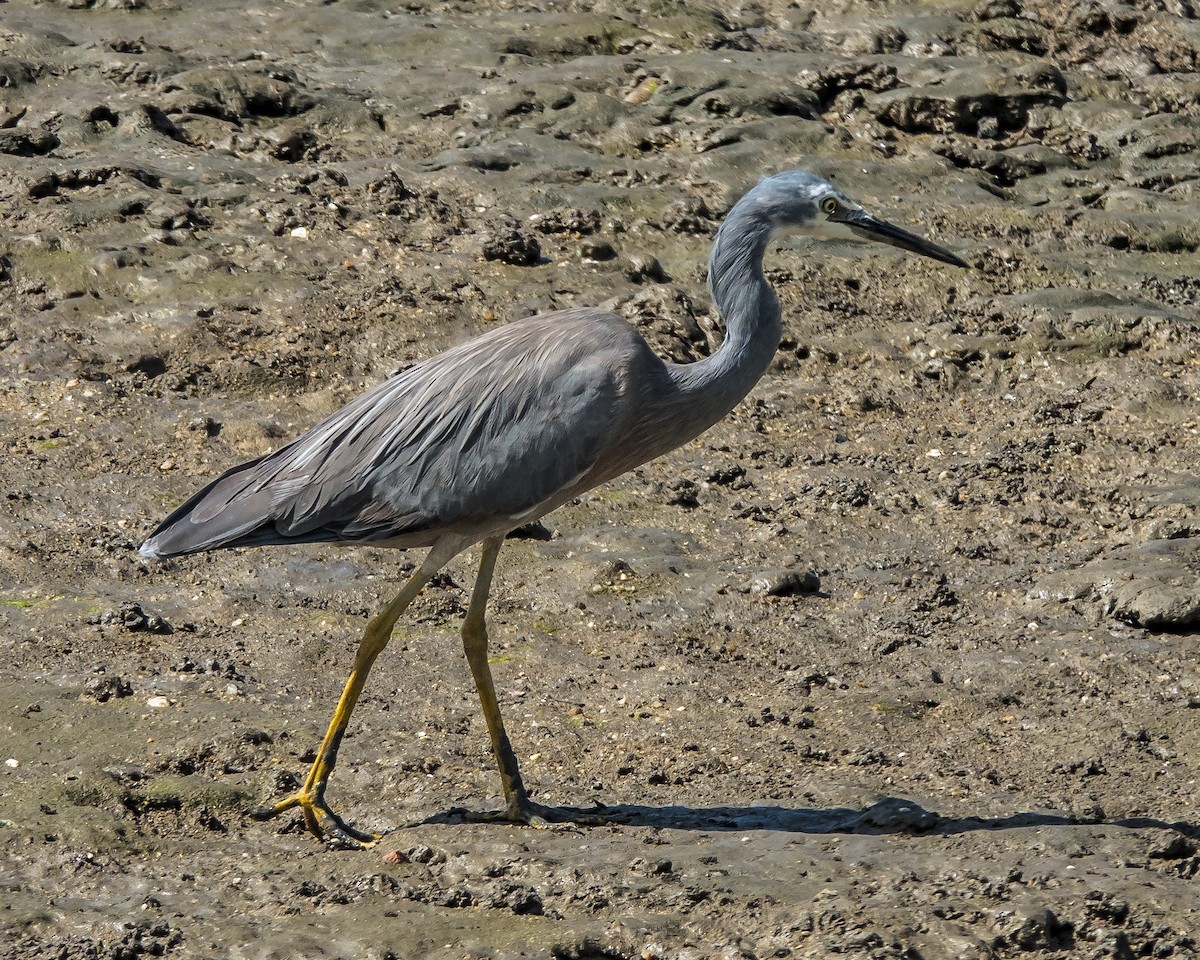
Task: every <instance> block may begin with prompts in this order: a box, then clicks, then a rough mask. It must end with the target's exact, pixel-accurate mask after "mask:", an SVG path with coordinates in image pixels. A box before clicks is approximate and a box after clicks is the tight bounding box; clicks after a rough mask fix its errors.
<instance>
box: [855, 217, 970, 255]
mask: <svg viewBox="0 0 1200 960" xmlns="http://www.w3.org/2000/svg"><path fill="white" fill-rule="evenodd" d="M845 224H846V226H848V227H849V228H850V229H851V230H853V231H854V232H855V233H857V234H858V235H859V236H860V237H862V238H864V239H866V240H878V241H879V242H880V243H888V244H891V245H892V246H893V247H899V248H900V249H901V250H907V251H908V252H909V253H919V254H921V255H922V256H924V257H932V258H933V259H934V260H941V261H942V263H949V264H953V265H954V266H956V267H968V266H970V264H968V263H967V262H966V261H965V260H963V259H962V258H961V257H959V256H957V255H956V254H953V253H951V252H950V251H949V250H947V249H946V248H945V247H939V246H938V245H937V244H936V243H932V242H930V241H929V240H925V239H924V238H922V237H918V236H917V235H916V234H915V233H909V232H908V231H907V230H905V229H903V228H902V227H898V226H896V225H895V224H894V223H888V222H887V221H886V220H880V219H879V218H878V217H873V216H871V214H869V213H867V212H866V211H865V210H856V211H854V213H852V214H851V215H850V216H849V217H847V218H846V220H845Z"/></svg>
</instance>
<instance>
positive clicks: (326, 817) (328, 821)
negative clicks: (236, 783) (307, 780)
mask: <svg viewBox="0 0 1200 960" xmlns="http://www.w3.org/2000/svg"><path fill="white" fill-rule="evenodd" d="M293 807H299V808H300V812H301V813H302V814H303V815H304V825H305V827H307V828H308V832H309V833H311V834H312V835H313V836H314V837H316V838H317V839H318V840H324V841H325V842H326V843H329V844H331V845H333V846H337V847H344V848H349V849H354V850H363V849H366V848H367V847H370V846H371V845H373V844H374V843H375V842H376V841H377V840H379V834H377V833H368V832H367V831H365V830H359V829H357V828H355V827H352V826H350V824H348V823H347V822H346V821H345V820H343V819H342V818H341V817H339V816H338V815H337V814H336V813H334V812H333V810H332V809H331V808H330V806H329V803H328V802H327V801H326V799H325V791H324V790H311V789H309V788H308V786H307V785H306V786H304V787H301V788H300V789H299V790H297V791H296V792H295V793H293V794H292V795H291V796H290V797H285V798H284V799H282V800H280V801H279V802H278V803H273V804H264V805H263V806H260V807H255V808H254V809H253V810H251V811H250V816H251V818H252V819H254V820H270V819H272V818H273V817H277V816H279V814H281V813H284V812H285V811H288V810H291V809H292V808H293Z"/></svg>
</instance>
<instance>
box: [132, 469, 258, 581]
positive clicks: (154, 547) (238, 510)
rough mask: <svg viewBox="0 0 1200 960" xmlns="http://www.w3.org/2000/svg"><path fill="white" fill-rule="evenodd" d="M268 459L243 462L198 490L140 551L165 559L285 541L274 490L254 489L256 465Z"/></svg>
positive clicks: (156, 531) (164, 522)
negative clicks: (275, 508) (276, 525)
mask: <svg viewBox="0 0 1200 960" xmlns="http://www.w3.org/2000/svg"><path fill="white" fill-rule="evenodd" d="M263 459H264V458H259V459H258V460H251V461H249V462H248V463H243V464H240V465H239V466H236V467H234V468H233V469H232V470H229V471H228V472H226V473H224V474H222V475H221V476H219V477H217V479H216V480H214V481H213V482H212V483H210V484H209V485H208V486H207V487H205V488H204V489H203V490H201V491H199V492H198V493H196V494H193V495H192V496H191V497H189V498H188V500H187V501H186V502H185V503H184V504H183V505H182V506H180V507H179V508H178V509H177V510H176V511H175V512H174V513H172V514H171V515H170V516H169V517H167V519H166V520H164V521H163V522H162V523H160V524H159V525H158V528H157V529H156V530H155V531H154V533H152V534H151V535H150V538H149V539H148V540H147V541H146V542H145V543H143V544H142V546H141V549H140V550H139V551H138V552H139V553H140V554H141V555H142V556H143V557H149V558H152V559H163V558H166V557H178V556H182V555H183V554H186V553H203V552H205V551H207V550H220V549H222V548H225V547H248V546H254V545H257V544H263V543H273V542H279V541H280V538H279V536H278V534H277V533H276V532H275V529H274V522H273V521H274V518H273V516H272V511H271V506H272V505H271V494H270V492H268V491H266V490H263V489H262V488H261V486H260V487H258V489H254V488H255V486H256V483H255V476H254V475H255V468H256V467H257V466H258V465H259V464H260V463H261V462H262V460H263Z"/></svg>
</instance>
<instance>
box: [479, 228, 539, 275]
mask: <svg viewBox="0 0 1200 960" xmlns="http://www.w3.org/2000/svg"><path fill="white" fill-rule="evenodd" d="M483 258H484V259H485V260H499V261H500V262H501V263H508V264H512V265H513V266H516V267H529V266H532V265H533V264H535V263H537V262H538V261H539V260H540V259H541V258H542V248H541V245H540V244H539V243H538V242H537V238H536V237H534V236H532V235H531V234H528V233H526V232H524V231H523V230H521V229H520V228H519V227H516V226H514V225H513V224H507V225H504V226H501V227H499V228H497V229H496V230H495V231H494V232H492V233H490V234H488V235H487V236H485V237H484V238H483Z"/></svg>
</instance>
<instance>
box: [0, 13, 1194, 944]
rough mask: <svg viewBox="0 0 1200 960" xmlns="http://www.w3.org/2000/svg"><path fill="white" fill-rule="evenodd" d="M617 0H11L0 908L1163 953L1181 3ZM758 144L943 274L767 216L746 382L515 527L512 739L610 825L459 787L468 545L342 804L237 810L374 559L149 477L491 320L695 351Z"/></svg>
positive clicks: (329, 650)
mask: <svg viewBox="0 0 1200 960" xmlns="http://www.w3.org/2000/svg"><path fill="white" fill-rule="evenodd" d="M626 6H627V5H624V4H609V3H605V2H600V3H592V2H590V0H589V2H588V3H583V2H578V3H576V2H566V3H550V2H543V0H531V2H529V3H524V4H509V3H504V2H498V3H495V4H492V3H479V4H476V3H465V2H464V3H450V4H445V3H433V2H423V0H413V2H409V3H405V4H395V5H389V4H382V3H374V2H369V0H361V2H332V3H316V2H304V3H288V4H284V3H265V4H260V5H251V6H246V5H244V4H235V3H228V2H223V0H218V2H212V3H205V4H170V3H159V2H155V0H150V2H139V0H125V2H106V3H105V2H98V3H94V4H92V3H89V2H87V0H79V2H71V3H49V2H47V3H40V4H36V3H27V2H6V3H0V438H2V441H3V444H4V449H5V455H4V456H3V457H2V458H0V493H2V496H0V650H2V659H0V743H2V747H0V754H2V755H0V760H2V761H6V762H5V764H4V765H3V766H0V931H2V936H0V955H3V956H6V957H9V956H11V957H21V958H57V960H75V958H96V957H99V958H121V960H125V958H131V957H137V956H142V955H151V956H166V957H171V958H181V960H182V958H193V957H195V958H200V957H215V956H221V957H245V958H292V957H304V958H310V957H311V958H316V957H366V958H385V957H395V958H425V957H439V958H442V957H444V958H451V957H453V958H458V957H498V958H499V957H503V958H509V957H520V956H528V957H546V958H558V960H564V958H607V960H618V958H660V957H662V958H668V957H690V958H707V957H728V958H741V957H746V958H750V957H755V958H765V957H788V956H792V957H826V956H830V955H832V954H838V955H842V956H861V957H908V958H915V957H925V958H940V957H946V958H951V957H954V958H958V957H966V958H973V957H980V958H983V957H1001V958H1003V957H1015V956H1029V957H1056V956H1082V957H1116V958H1125V957H1143V956H1145V957H1150V956H1153V957H1190V956H1195V955H1197V954H1198V953H1200V907H1198V904H1200V897H1198V892H1200V891H1198V888H1197V883H1200V880H1197V879H1196V877H1197V874H1198V873H1200V856H1198V853H1197V850H1198V825H1197V824H1198V819H1197V818H1198V816H1200V807H1198V802H1197V773H1198V768H1200V675H1198V673H1197V668H1196V665H1195V664H1196V657H1195V652H1196V649H1195V648H1196V639H1197V636H1196V635H1197V630H1198V623H1200V587H1198V581H1200V546H1198V545H1200V521H1198V520H1197V508H1198V506H1200V482H1198V479H1197V471H1196V462H1197V461H1196V456H1197V439H1198V436H1197V431H1198V412H1197V393H1198V391H1200V350H1198V347H1200V332H1198V328H1197V322H1198V320H1200V313H1198V308H1197V302H1198V298H1200V280H1197V277H1198V276H1200V256H1198V255H1197V246H1198V244H1200V226H1198V224H1200V195H1198V192H1197V187H1198V184H1200V174H1198V171H1200V122H1198V114H1200V71H1198V66H1197V56H1198V54H1197V51H1198V50H1200V23H1198V22H1197V20H1196V19H1195V13H1196V7H1195V5H1194V4H1193V3H1191V2H1189V0H1164V2H1150V0H1144V2H1135V3H1132V4H1115V3H1097V2H1081V3H1073V4H1065V3H1058V2H1050V0H1030V2H1024V3H1023V2H1020V0H989V2H982V3H981V2H956V0H948V2H942V3H938V4H909V5H904V4H898V3H860V2H848V0H835V2H832V3H822V4H808V3H787V2H783V0H764V2H762V3H758V4H754V5H748V6H743V7H735V8H731V9H724V8H718V6H716V5H702V4H691V3H664V4H655V5H649V6H651V7H653V8H654V10H653V12H652V13H649V12H648V13H646V14H644V15H633V14H631V13H629V12H628V10H627V9H626ZM797 166H798V167H804V168H807V169H813V170H816V171H819V172H821V173H823V174H825V175H828V176H830V177H832V178H834V179H835V181H836V182H837V183H838V184H839V185H840V186H841V187H842V188H843V189H844V190H846V191H847V192H848V193H850V194H851V195H852V196H855V197H857V198H858V199H860V200H861V201H863V202H864V203H865V204H867V205H868V206H869V207H870V208H871V209H873V210H875V211H877V212H878V213H880V214H882V215H884V216H886V217H888V218H890V219H894V220H896V221H898V222H901V223H904V224H906V225H909V226H911V227H913V228H914V229H916V230H918V231H920V232H922V233H924V234H926V235H929V236H931V237H933V238H935V239H936V240H938V241H939V242H941V243H944V244H946V245H948V246H950V247H952V248H953V249H955V250H957V251H959V252H960V253H961V254H962V255H963V256H964V258H965V259H967V260H968V261H969V262H970V263H971V264H972V269H971V270H966V271H960V270H953V269H951V268H949V267H945V266H943V265H940V264H937V263H934V262H932V261H925V260H919V259H916V258H912V257H905V256H903V255H901V254H900V253H898V252H896V251H893V250H890V249H887V248H872V249H864V248H862V247H859V246H855V245H853V244H850V243H827V244H818V243H817V242H815V241H812V240H809V239H805V238H800V237H794V236H793V237H781V238H780V239H779V241H778V242H777V243H776V244H774V245H773V246H772V249H771V250H770V252H769V255H768V267H769V271H770V276H771V279H772V281H773V282H774V283H775V285H776V287H777V289H778V291H779V295H780V297H781V299H782V301H783V305H784V314H785V321H784V322H785V336H784V341H783V343H782V345H781V347H780V350H779V353H778V356H777V360H776V362H775V364H774V365H773V367H772V369H771V371H770V372H769V373H768V375H767V376H766V377H765V378H764V379H763V380H762V382H761V383H760V384H759V386H758V387H757V389H756V390H755V391H754V392H753V394H752V395H751V396H750V397H749V398H748V399H747V400H746V401H745V402H744V403H743V404H742V405H741V406H740V407H739V408H738V409H737V411H736V412H735V413H734V414H733V415H732V416H731V417H729V418H728V419H727V420H726V421H725V422H723V423H721V424H720V425H719V426H717V427H716V428H714V429H713V430H712V431H710V432H709V433H708V434H707V435H705V436H704V437H702V438H701V439H699V440H698V441H696V442H693V443H691V444H689V445H688V446H686V447H685V448H683V449H681V450H679V451H677V452H676V453H674V454H672V455H671V456H669V457H666V458H663V459H662V460H659V461H657V462H655V463H652V464H649V465H647V466H645V467H644V468H642V469H639V470H637V471H635V472H634V473H633V474H630V475H628V476H625V477H623V478H621V479H620V480H618V481H616V482H613V483H610V484H608V485H606V486H605V487H603V488H600V489H597V490H595V491H593V492H592V493H591V494H589V495H587V496H585V497H583V498H581V499H580V500H579V501H578V502H576V503H572V504H570V505H568V506H567V507H565V508H563V509H561V510H559V511H557V512H556V513H554V514H552V515H550V516H549V517H547V518H546V521H545V524H546V527H547V529H548V531H549V533H550V536H549V537H548V538H547V537H545V536H543V537H542V538H540V539H539V538H536V537H529V538H525V539H517V540H513V541H511V542H510V543H509V544H508V545H507V547H506V549H505V550H504V552H503V553H502V555H501V563H500V568H499V573H498V577H497V582H496V588H495V590H494V602H493V605H492V616H491V631H492V637H493V669H494V671H495V674H496V677H497V683H498V686H499V688H500V696H501V701H502V704H503V707H504V710H505V713H506V716H507V719H508V724H509V732H510V734H511V735H512V738H513V740H514V743H515V747H516V750H517V752H518V755H519V756H520V757H521V759H522V761H523V768H524V772H525V776H526V779H527V781H528V783H529V784H530V786H531V787H532V788H533V790H534V791H535V795H536V797H537V799H539V800H541V801H542V802H545V803H552V804H563V805H570V806H574V807H578V808H580V809H585V810H586V809H589V808H591V807H593V806H594V805H596V804H604V805H606V807H605V808H604V811H603V812H606V813H607V814H609V815H610V816H611V822H609V823H608V824H605V825H601V826H595V825H587V824H580V825H577V826H574V827H569V828H561V829H527V828H518V827H510V826H499V825H486V824H473V823H461V822H457V818H456V817H455V816H454V815H452V814H451V811H452V810H453V809H454V808H456V807H468V808H473V809H484V808H487V807H488V806H491V805H494V804H495V803H496V802H497V799H498V792H499V782H498V779H497V777H496V775H495V773H494V771H493V769H492V763H491V759H490V755H489V752H488V749H487V740H486V732H485V730H484V727H483V723H482V720H481V718H480V715H479V713H478V710H477V705H476V699H475V693H474V690H473V688H472V686H471V684H470V679H469V674H468V671H467V668H466V665H465V663H464V660H463V657H462V653H461V648H460V643H459V639H458V627H459V622H460V619H461V615H462V613H463V610H464V608H465V601H466V598H467V591H468V590H469V587H470V584H471V580H472V575H473V567H472V564H473V563H474V557H473V556H472V555H470V554H468V555H466V556H464V557H461V558H459V560H457V561H455V562H454V563H453V564H452V565H451V567H450V568H449V572H448V576H446V577H444V578H441V579H439V580H438V582H437V583H436V584H435V585H434V586H432V587H431V588H430V589H428V590H427V591H426V592H425V593H424V595H423V596H422V597H421V598H420V599H419V600H418V602H417V603H416V604H415V605H414V607H413V609H412V611H411V613H410V615H409V616H408V617H406V618H405V620H404V621H403V622H402V623H401V624H400V626H399V628H398V629H397V632H396V635H395V637H394V639H393V641H392V643H391V645H390V647H389V648H388V649H387V651H386V652H385V653H384V655H383V656H382V657H381V658H380V661H379V663H378V665H377V666H376V670H375V673H374V675H373V676H372V678H371V683H370V685H369V687H368V689H367V692H366V695H365V696H364V698H363V700H362V702H361V704H360V705H359V708H358V710H357V712H356V714H355V717H354V722H353V723H352V725H351V727H350V731H349V736H348V737H347V740H346V742H345V745H344V748H343V751H342V757H341V762H340V764H339V767H338V769H337V772H336V774H335V776H334V778H333V782H332V786H331V788H330V799H331V800H332V802H333V803H334V804H335V806H336V807H337V808H338V809H339V810H340V811H341V812H342V814H343V815H345V816H346V817H347V818H348V819H349V820H351V821H352V822H354V823H357V824H358V825H360V826H362V827H366V828H369V829H372V830H377V831H386V836H385V838H384V840H383V841H382V842H381V843H380V844H379V845H378V846H377V847H375V848H374V849H371V850H366V851H346V850H337V849H327V848H326V847H324V846H322V844H320V843H318V842H317V841H315V840H314V839H313V838H311V837H309V836H308V835H306V834H305V833H304V832H303V831H302V830H301V829H300V825H299V820H298V818H296V817H293V816H291V815H289V816H285V817H282V818H280V819H278V820H276V821H272V822H270V823H266V824H261V823H256V822H253V821H251V820H250V819H249V818H248V817H247V816H246V815H245V813H244V811H245V810H246V809H247V808H249V807H251V806H253V805H254V804H256V803H259V802H261V801H263V800H265V799H268V798H271V797H276V796H281V795H283V794H284V793H285V792H287V791H288V790H290V789H292V788H293V787H294V786H295V784H296V783H297V778H298V777H299V776H300V775H302V774H303V772H304V771H305V769H306V767H307V765H308V762H309V761H310V760H311V756H312V753H311V751H312V750H313V748H314V747H315V746H316V744H317V742H318V739H319V737H320V734H321V733H322V731H323V730H324V726H325V723H326V721H327V719H328V716H329V713H330V711H331V709H332V706H333V703H334V701H335V699H336V697H337V694H338V691H339V690H340V688H341V685H342V682H343V680H344V678H345V675H346V672H347V670H348V669H349V665H350V662H351V660H352V656H353V651H354V649H355V646H356V645H357V640H358V636H359V634H360V632H361V630H362V627H363V626H364V624H365V621H366V619H367V617H368V616H369V615H370V612H371V611H373V610H375V609H377V608H378V607H379V606H380V605H381V603H383V602H384V600H385V599H386V598H388V597H389V596H390V594H391V593H392V592H393V591H394V590H395V589H396V588H397V583H398V582H399V581H400V579H401V578H402V576H403V573H404V571H405V570H406V569H407V568H408V566H409V565H411V563H412V562H413V561H412V558H411V557H406V556H405V555H404V554H397V553H389V552H386V551H382V550H354V549H344V550H343V549H334V548H324V547H323V548H316V547H311V548H297V549H292V550H260V551H241V552H228V553H223V554H218V555H213V556H203V557H195V558H189V559H185V560H180V561H176V562H172V563H170V564H167V565H147V564H146V563H144V562H143V561H141V560H140V559H139V558H138V557H137V554H136V547H137V545H138V544H139V543H140V542H141V540H142V539H143V538H144V536H145V535H146V534H147V533H148V531H149V530H150V529H151V528H152V527H153V525H154V524H155V523H156V522H157V521H158V520H159V519H161V518H162V517H163V516H165V514H166V513H167V512H169V511H170V509H171V508H172V507H173V506H174V505H176V504H178V503H179V502H180V501H181V500H183V498H184V497H186V496H187V495H188V494H189V493H191V492H192V491H193V490H195V489H196V488H197V487H199V486H200V485H201V484H202V483H204V482H205V481H206V480H207V479H209V478H211V477H213V476H215V475H216V474H218V473H219V472H221V471H223V470H224V469H226V468H227V467H229V466H231V465H232V464H234V463H236V462H239V461H241V460H243V459H248V458H251V457H254V456H258V455H261V454H263V453H266V452H268V451H270V450H271V449H273V448H275V447H276V446H278V445H280V444H281V443H282V442H284V441H285V440H286V439H287V438H290V437H293V436H296V435H297V434H298V433H300V432H301V431H302V430H303V429H305V428H306V427H307V426H309V425H311V424H312V423H314V422H316V421H317V420H319V419H320V418H321V417H323V416H324V415H326V414H328V413H330V412H331V411H333V410H335V409H336V408H337V407H338V406H340V405H341V404H342V403H344V402H346V401H347V400H349V399H350V398H352V397H353V396H355V395H356V394H357V393H359V392H360V391H361V390H363V389H364V388H365V387H367V386H369V385H371V384H374V383H376V382H378V381H380V380H381V379H383V378H385V377H387V376H388V375H389V374H390V373H391V372H392V371H394V370H396V369H397V368H399V367H402V366H404V365H406V364H409V363H411V362H413V361H415V360H418V359H420V358H422V357H426V356H429V355H431V354H433V353H435V352H437V351H439V350H442V349H445V348H446V347H448V346H450V345H452V344H454V343H456V342H459V341H461V340H462V339H464V338H465V337H468V336H470V335H473V334H476V333H478V332H481V331H484V330H487V329H490V328H491V327H493V326H494V325H496V324H499V323H503V322H505V321H506V320H509V319H512V318H516V317H520V316H524V315H527V314H530V313H533V312H536V311H542V310H547V309H552V308H557V307H566V306H573V305H599V306H606V307H608V308H610V309H615V310H616V311H617V312H619V313H621V314H622V315H624V316H625V317H627V318H628V319H629V320H630V322H631V323H635V324H637V326H638V327H639V329H641V330H642V331H643V332H644V333H645V335H646V336H647V338H648V339H649V340H650V341H651V342H652V343H653V345H654V346H655V348H656V349H658V350H659V351H660V352H661V353H662V354H663V355H665V356H668V357H670V358H672V359H674V360H677V361H685V360H689V359H696V358H698V357H701V356H703V355H705V354H706V353H708V352H710V351H711V350H712V349H713V348H714V346H715V344H716V343H717V342H719V338H720V324H719V321H718V319H717V318H716V317H714V316H713V314H712V312H711V310H710V307H709V302H708V299H707V294H706V293H705V287H704V280H705V272H704V263H705V258H706V255H707V248H708V244H709V242H710V239H711V236H712V234H713V231H714V229H715V227H716V225H717V224H718V223H719V222H720V219H721V217H722V215H723V214H724V212H725V211H726V210H727V209H728V208H729V206H730V204H731V203H732V202H733V200H734V199H736V197H737V196H738V195H739V194H740V193H741V192H742V191H743V190H745V189H746V188H748V187H749V186H750V185H751V184H752V183H753V182H754V181H755V180H756V179H757V178H758V177H759V176H760V175H762V174H764V173H767V172H773V171H776V170H782V169H787V168H789V167H797ZM810 574H811V575H810ZM814 577H815V578H816V579H814ZM816 580H819V589H817V590H815V591H814V590H813V587H814V586H815V585H816Z"/></svg>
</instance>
